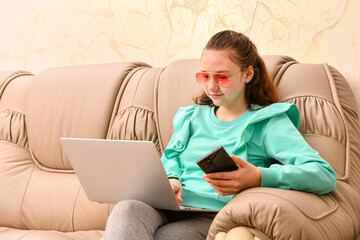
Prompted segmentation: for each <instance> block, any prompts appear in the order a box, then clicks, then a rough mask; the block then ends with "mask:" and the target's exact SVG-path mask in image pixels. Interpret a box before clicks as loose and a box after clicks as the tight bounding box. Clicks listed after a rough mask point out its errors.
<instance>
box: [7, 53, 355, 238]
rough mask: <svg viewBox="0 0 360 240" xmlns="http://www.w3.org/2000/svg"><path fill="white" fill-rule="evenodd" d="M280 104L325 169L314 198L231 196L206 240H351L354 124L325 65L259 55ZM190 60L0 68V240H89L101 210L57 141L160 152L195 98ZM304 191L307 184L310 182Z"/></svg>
mask: <svg viewBox="0 0 360 240" xmlns="http://www.w3.org/2000/svg"><path fill="white" fill-rule="evenodd" d="M264 60H265V63H266V65H267V67H268V68H269V73H270V75H271V77H272V78H273V81H274V82H275V84H276V85H277V86H278V89H279V91H280V97H281V101H284V102H290V103H295V104H296V105H297V106H298V107H299V110H300V114H301V121H300V131H301V132H302V134H303V135H304V137H305V139H306V140H307V141H308V142H309V144H310V145H311V146H313V147H314V148H315V149H317V150H318V151H319V152H320V154H321V156H322V157H323V158H324V159H326V160H327V161H328V162H329V163H330V164H331V165H332V166H333V168H334V169H335V171H336V173H337V178H338V179H337V187H336V190H335V191H334V192H332V193H330V194H326V195H323V196H316V195H313V194H309V193H303V192H297V191H292V190H280V189H272V188H254V189H249V190H246V191H243V192H241V193H240V194H239V195H238V196H237V197H236V198H235V199H233V200H232V201H231V202H230V203H229V204H228V205H227V206H226V207H225V208H224V209H223V210H222V211H220V212H219V214H218V215H217V217H216V218H215V220H214V222H213V224H212V226H211V229H210V232H209V236H208V239H214V238H215V236H216V238H217V239H239V238H240V236H244V237H245V236H248V237H250V238H249V239H254V237H255V236H256V237H257V238H259V239H356V238H357V237H358V236H359V235H360V222H359V219H358V216H360V205H359V202H360V191H359V190H360V189H359V188H360V145H359V140H360V127H359V118H358V113H357V107H356V103H355V99H354V95H353V93H352V90H351V89H350V87H349V85H348V83H347V82H346V80H345V79H344V77H343V76H342V75H341V74H340V73H339V72H338V71H337V70H336V69H335V68H333V67H330V66H328V65H327V64H301V63H298V62H297V61H296V60H294V59H292V58H291V57H287V56H264ZM198 70H199V60H198V59H190V60H178V61H175V62H173V63H171V64H169V65H168V66H165V67H163V68H152V67H150V66H149V65H147V64H145V63H140V62H124V63H114V64H102V65H86V66H72V67H61V68H51V69H46V70H44V71H43V72H41V73H39V74H38V75H36V76H33V75H32V74H31V73H28V72H25V71H6V72H0V212H1V214H0V239H10V240H12V239H30V240H32V239H98V238H99V237H100V236H101V235H102V231H103V229H104V227H105V223H106V219H107V217H108V215H109V213H110V211H111V209H112V206H111V205H109V204H101V203H95V202H90V201H89V200H88V199H87V197H86V194H85V193H84V191H83V189H82V188H81V185H80V183H79V181H78V179H77V177H76V174H75V173H74V171H73V170H72V167H71V164H70V163H69V161H68V159H67V157H66V155H65V154H64V152H63V151H62V148H61V145H60V142H59V138H60V137H88V138H108V139H134V140H150V141H153V142H154V143H155V144H156V146H157V148H158V150H159V152H162V151H163V150H164V148H165V147H166V145H167V143H168V142H169V140H170V138H171V135H172V133H173V129H172V119H173V116H174V114H175V113H176V111H177V109H178V108H179V107H180V106H186V105H190V104H192V97H193V96H194V95H196V94H197V93H199V92H200V90H201V89H200V87H199V86H198V85H197V84H196V81H195V80H194V74H195V72H197V71H198ZM314 184H316V183H314Z"/></svg>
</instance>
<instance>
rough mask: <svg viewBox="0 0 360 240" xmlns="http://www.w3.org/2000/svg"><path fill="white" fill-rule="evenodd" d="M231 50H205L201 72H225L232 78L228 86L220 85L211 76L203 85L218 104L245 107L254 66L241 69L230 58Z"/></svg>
mask: <svg viewBox="0 0 360 240" xmlns="http://www.w3.org/2000/svg"><path fill="white" fill-rule="evenodd" d="M229 54H230V52H229V50H204V51H203V53H202V56H201V72H211V73H224V74H226V75H227V76H229V78H230V83H229V85H228V86H226V87H223V86H220V85H218V84H217V83H216V81H214V79H213V78H212V77H210V79H209V81H208V82H207V83H206V84H204V85H203V90H204V91H205V93H206V94H207V95H208V96H209V97H210V99H211V100H212V101H213V103H214V104H215V105H216V106H220V107H230V108H231V107H235V108H238V107H244V106H246V105H247V102H246V100H245V86H246V83H248V82H250V80H251V79H252V77H253V75H254V72H253V68H252V67H251V66H250V67H249V68H247V69H245V70H244V71H241V68H240V66H239V65H238V64H236V63H234V62H233V61H231V59H230V57H229V56H230V55H229Z"/></svg>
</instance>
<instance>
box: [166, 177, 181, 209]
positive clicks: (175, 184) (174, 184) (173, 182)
mask: <svg viewBox="0 0 360 240" xmlns="http://www.w3.org/2000/svg"><path fill="white" fill-rule="evenodd" d="M169 182H170V184H171V187H172V189H173V191H174V194H175V197H176V200H177V201H178V203H182V202H183V201H184V200H183V199H182V198H181V197H182V193H183V188H182V185H181V182H180V181H179V180H178V179H174V178H172V179H169Z"/></svg>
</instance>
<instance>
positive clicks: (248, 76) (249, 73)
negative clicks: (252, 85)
mask: <svg viewBox="0 0 360 240" xmlns="http://www.w3.org/2000/svg"><path fill="white" fill-rule="evenodd" d="M244 74H245V82H246V83H249V82H250V81H251V79H252V78H253V76H254V68H253V66H251V65H250V66H249V67H248V68H247V69H245V71H244Z"/></svg>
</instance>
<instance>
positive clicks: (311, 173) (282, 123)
mask: <svg viewBox="0 0 360 240" xmlns="http://www.w3.org/2000/svg"><path fill="white" fill-rule="evenodd" d="M263 133H264V134H263V136H264V137H263V139H264V142H263V144H264V148H265V150H266V152H267V155H268V157H269V158H273V159H276V160H277V161H279V162H281V163H282V164H273V165H271V166H270V167H269V168H260V169H261V174H262V178H261V186H263V187H276V188H282V189H294V190H300V191H305V192H312V193H316V194H325V193H328V192H331V191H333V190H334V189H335V186H336V174H335V172H334V170H333V169H332V168H331V166H330V164H329V163H327V162H326V161H325V160H324V159H322V158H321V157H320V155H319V153H318V152H317V151H315V150H314V149H312V148H311V147H310V145H309V144H308V143H307V142H306V141H305V139H304V138H303V136H302V135H301V133H300V132H299V131H298V130H297V128H296V127H295V126H294V125H293V124H292V122H291V121H290V119H289V118H288V117H287V115H285V114H282V115H279V116H277V117H274V118H272V119H270V120H269V122H268V124H267V125H266V127H265V128H264V132H263Z"/></svg>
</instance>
